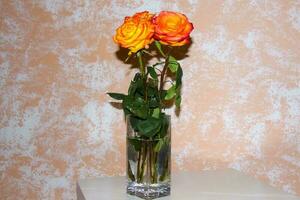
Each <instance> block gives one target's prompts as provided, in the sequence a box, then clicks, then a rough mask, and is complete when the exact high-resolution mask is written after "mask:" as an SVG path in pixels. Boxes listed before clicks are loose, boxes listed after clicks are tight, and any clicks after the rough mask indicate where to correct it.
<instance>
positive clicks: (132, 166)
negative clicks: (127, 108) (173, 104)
mask: <svg viewBox="0 0 300 200" xmlns="http://www.w3.org/2000/svg"><path fill="white" fill-rule="evenodd" d="M164 117H165V123H164V128H161V131H160V134H159V135H156V136H155V137H153V138H145V137H143V136H141V134H139V133H138V132H137V131H135V130H134V129H133V127H132V125H131V116H127V118H126V124H127V142H126V146H127V193H128V194H130V195H134V196H138V197H140V198H143V199H155V198H159V197H163V196H168V195H170V182H171V117H170V116H169V115H165V116H164Z"/></svg>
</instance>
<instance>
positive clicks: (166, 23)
mask: <svg viewBox="0 0 300 200" xmlns="http://www.w3.org/2000/svg"><path fill="white" fill-rule="evenodd" d="M153 23H154V25H155V33H154V38H155V39H156V40H158V41H160V42H161V43H162V44H166V45H170V46H182V45H185V44H187V43H189V41H190V33H191V32H192V30H193V29H194V27H193V24H192V23H190V22H189V21H188V18H187V17H186V16H185V15H184V14H181V13H177V12H171V11H162V12H160V13H159V15H158V16H156V17H154V18H153Z"/></svg>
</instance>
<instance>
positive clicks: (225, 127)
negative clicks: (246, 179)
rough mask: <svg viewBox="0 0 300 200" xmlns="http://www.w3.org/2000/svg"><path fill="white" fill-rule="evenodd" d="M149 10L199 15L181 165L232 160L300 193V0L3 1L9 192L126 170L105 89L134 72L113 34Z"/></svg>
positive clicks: (2, 190)
mask: <svg viewBox="0 0 300 200" xmlns="http://www.w3.org/2000/svg"><path fill="white" fill-rule="evenodd" d="M143 10H150V11H153V12H159V11H160V10H177V11H181V12H183V13H186V14H187V15H188V17H189V18H190V19H191V21H192V22H193V23H194V26H195V30H194V32H193V33H192V38H193V44H192V45H191V47H190V49H189V52H188V55H189V57H187V58H185V59H184V60H182V61H181V63H182V65H183V68H184V86H183V106H182V110H181V114H180V117H178V118H177V117H175V116H174V117H173V146H172V148H173V149H172V157H173V163H172V164H173V165H172V166H173V169H174V171H176V170H206V169H216V168H227V167H231V168H235V169H238V170H240V171H243V172H245V173H248V174H251V175H253V176H256V177H258V178H260V179H262V180H264V181H266V182H268V183H269V184H271V185H273V186H276V187H278V188H282V189H284V190H285V191H288V192H292V193H298V194H300V136H299V135H300V131H299V130H300V48H299V47H300V1H297V0H295V1H288V0H281V1H273V0H267V1H259V0H251V1H232V0H227V1H223V0H219V1H210V0H207V1H197V0H189V1H184V0H182V1H180V0H170V1H165V2H163V1H117V0H112V1H108V0H107V1H64V0H48V1H46V0H36V1H33V0H32V1H16V0H15V1H13V0H1V1H0V16H1V18H0V19H1V21H0V30H1V31H0V48H1V52H0V66H1V68H0V70H1V71H0V88H1V90H0V93H1V97H0V116H1V117H0V122H1V123H0V179H1V183H0V194H1V195H0V199H75V193H74V190H75V181H76V179H78V178H84V177H95V176H102V175H120V174H124V173H125V164H124V163H125V162H124V161H125V153H124V150H125V129H124V128H125V126H124V123H123V118H122V111H121V110H117V109H115V108H114V107H112V106H111V105H110V104H109V101H110V99H109V98H108V97H107V96H106V95H105V92H106V91H116V92H117V91H118V92H122V91H126V88H127V85H128V83H129V80H130V78H132V76H133V73H134V72H133V71H132V70H130V69H129V68H130V65H126V64H124V63H123V62H122V61H121V60H120V59H118V58H117V56H116V54H115V52H116V51H117V50H118V47H117V46H116V45H115V44H113V42H112V39H111V38H112V35H113V34H114V30H115V28H116V27H117V26H119V25H120V23H121V22H122V20H123V17H124V16H126V15H132V14H133V13H134V12H137V11H143ZM170 112H171V113H174V112H173V110H171V111H170Z"/></svg>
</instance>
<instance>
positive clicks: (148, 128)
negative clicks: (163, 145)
mask: <svg viewBox="0 0 300 200" xmlns="http://www.w3.org/2000/svg"><path fill="white" fill-rule="evenodd" d="M160 127H161V121H160V120H159V119H156V118H154V117H150V118H147V119H146V120H143V121H141V122H140V123H139V124H138V125H137V128H138V130H139V133H140V134H141V135H143V136H146V137H149V138H150V137H152V136H154V135H155V134H156V133H157V132H158V131H159V130H160Z"/></svg>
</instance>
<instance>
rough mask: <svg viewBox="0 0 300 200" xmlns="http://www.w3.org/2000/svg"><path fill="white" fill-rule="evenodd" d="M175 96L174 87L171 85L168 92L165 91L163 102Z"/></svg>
mask: <svg viewBox="0 0 300 200" xmlns="http://www.w3.org/2000/svg"><path fill="white" fill-rule="evenodd" d="M175 95H176V89H175V85H172V86H171V87H170V88H169V89H168V90H167V94H166V96H165V100H170V99H172V98H173V97H175Z"/></svg>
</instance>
